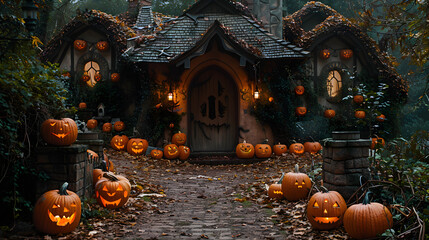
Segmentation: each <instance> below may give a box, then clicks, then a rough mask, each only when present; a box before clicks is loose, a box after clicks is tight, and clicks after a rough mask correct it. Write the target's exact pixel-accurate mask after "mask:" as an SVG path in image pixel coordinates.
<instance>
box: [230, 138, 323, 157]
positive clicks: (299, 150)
mask: <svg viewBox="0 0 429 240" xmlns="http://www.w3.org/2000/svg"><path fill="white" fill-rule="evenodd" d="M288 150H289V153H291V154H295V155H302V154H304V152H309V153H311V154H316V153H318V152H319V151H320V150H322V145H321V144H320V143H319V142H305V143H304V144H301V143H293V144H291V145H290V146H289V149H288V147H287V146H286V145H285V144H281V143H278V144H276V145H274V146H273V148H272V149H271V146H270V145H268V144H265V143H263V144H256V146H255V147H253V145H252V144H251V143H247V142H246V140H244V141H243V142H242V143H239V144H238V145H237V147H236V148H235V153H236V155H237V157H238V158H253V157H254V156H255V155H256V157H257V158H269V157H271V155H272V153H273V152H274V154H275V155H276V156H282V155H283V154H285V153H287V152H288Z"/></svg>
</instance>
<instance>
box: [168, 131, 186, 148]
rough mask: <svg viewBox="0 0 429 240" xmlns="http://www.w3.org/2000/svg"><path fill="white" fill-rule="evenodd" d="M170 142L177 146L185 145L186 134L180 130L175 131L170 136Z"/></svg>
mask: <svg viewBox="0 0 429 240" xmlns="http://www.w3.org/2000/svg"><path fill="white" fill-rule="evenodd" d="M171 143H173V144H176V145H177V146H181V145H185V143H186V134H184V133H182V132H180V131H179V132H178V133H175V134H174V135H173V137H172V138H171Z"/></svg>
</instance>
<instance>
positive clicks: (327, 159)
mask: <svg viewBox="0 0 429 240" xmlns="http://www.w3.org/2000/svg"><path fill="white" fill-rule="evenodd" d="M323 162H324V163H331V162H332V159H330V158H323Z"/></svg>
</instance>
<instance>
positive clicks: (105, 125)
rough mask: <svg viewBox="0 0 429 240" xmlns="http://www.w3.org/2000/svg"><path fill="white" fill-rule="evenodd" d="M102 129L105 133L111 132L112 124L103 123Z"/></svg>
mask: <svg viewBox="0 0 429 240" xmlns="http://www.w3.org/2000/svg"><path fill="white" fill-rule="evenodd" d="M102 130H103V132H105V133H109V132H111V131H112V124H111V123H104V124H103V128H102Z"/></svg>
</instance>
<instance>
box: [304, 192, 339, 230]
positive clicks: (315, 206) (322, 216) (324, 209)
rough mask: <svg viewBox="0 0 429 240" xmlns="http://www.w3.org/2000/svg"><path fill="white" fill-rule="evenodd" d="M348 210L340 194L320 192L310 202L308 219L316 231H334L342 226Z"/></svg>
mask: <svg viewBox="0 0 429 240" xmlns="http://www.w3.org/2000/svg"><path fill="white" fill-rule="evenodd" d="M346 210H347V205H346V202H345V201H344V198H343V197H342V196H341V194H339V193H338V192H336V191H328V192H318V193H316V194H314V195H313V196H311V198H310V201H309V202H308V205H307V219H308V221H309V222H310V223H311V225H312V226H313V228H314V229H319V230H329V229H334V228H337V227H339V226H341V224H342V222H343V217H344V213H345V211H346Z"/></svg>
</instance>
